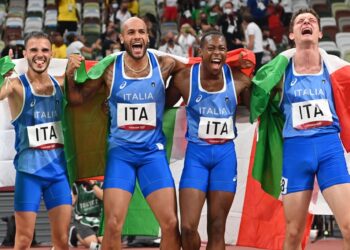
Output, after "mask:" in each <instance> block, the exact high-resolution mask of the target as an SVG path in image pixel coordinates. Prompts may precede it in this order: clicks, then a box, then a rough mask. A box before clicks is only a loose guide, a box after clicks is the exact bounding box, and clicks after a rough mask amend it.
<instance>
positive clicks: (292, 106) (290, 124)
mask: <svg viewBox="0 0 350 250" xmlns="http://www.w3.org/2000/svg"><path fill="white" fill-rule="evenodd" d="M281 109H282V112H283V114H284V116H285V119H286V121H285V124H284V128H283V137H284V138H287V137H294V136H311V135H314V134H318V133H338V132H339V131H340V126H339V119H338V116H337V114H336V112H335V108H334V101H333V92H332V86H331V82H330V78H329V73H328V71H327V68H326V67H325V65H324V64H322V70H321V72H320V73H318V74H303V75H301V74H298V73H296V72H295V70H294V64H293V60H291V61H290V63H289V65H288V66H287V70H286V74H285V80H284V86H283V98H282V102H281Z"/></svg>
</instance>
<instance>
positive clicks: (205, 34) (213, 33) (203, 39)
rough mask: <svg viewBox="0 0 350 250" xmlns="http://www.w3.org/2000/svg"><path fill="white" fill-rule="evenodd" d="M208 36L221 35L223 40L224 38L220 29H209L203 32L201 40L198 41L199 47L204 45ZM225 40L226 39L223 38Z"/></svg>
mask: <svg viewBox="0 0 350 250" xmlns="http://www.w3.org/2000/svg"><path fill="white" fill-rule="evenodd" d="M210 36H221V37H223V38H224V40H225V36H224V34H222V33H221V32H220V31H218V30H210V31H208V32H206V33H204V35H203V36H202V38H201V42H200V47H201V48H203V47H204V44H205V42H206V39H207V38H208V37H210ZM225 41H226V40H225Z"/></svg>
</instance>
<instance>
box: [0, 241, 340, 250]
mask: <svg viewBox="0 0 350 250" xmlns="http://www.w3.org/2000/svg"><path fill="white" fill-rule="evenodd" d="M0 249H6V250H7V249H12V248H3V247H1V246H0ZM32 249H34V250H35V249H36V250H46V249H50V248H49V247H38V248H32ZM70 249H71V250H73V249H86V248H83V247H78V248H70ZM125 249H128V250H157V249H158V248H125ZM258 249H259V248H251V247H236V246H227V247H226V250H258ZM341 249H342V242H341V240H340V239H334V238H327V239H321V240H318V241H316V242H315V243H309V244H308V245H307V246H306V250H341ZM201 250H205V246H204V245H203V246H202V247H201Z"/></svg>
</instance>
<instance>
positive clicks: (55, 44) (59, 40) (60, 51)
mask: <svg viewBox="0 0 350 250" xmlns="http://www.w3.org/2000/svg"><path fill="white" fill-rule="evenodd" d="M52 54H53V57H54V58H67V45H66V44H65V43H64V42H63V37H62V35H61V33H59V32H54V33H53V34H52Z"/></svg>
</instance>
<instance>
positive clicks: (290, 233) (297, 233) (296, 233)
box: [286, 225, 304, 243]
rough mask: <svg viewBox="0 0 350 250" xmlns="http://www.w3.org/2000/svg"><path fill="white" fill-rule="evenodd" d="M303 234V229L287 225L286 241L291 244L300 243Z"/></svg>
mask: <svg viewBox="0 0 350 250" xmlns="http://www.w3.org/2000/svg"><path fill="white" fill-rule="evenodd" d="M303 233H304V228H302V227H299V226H296V225H287V229H286V239H288V240H289V241H292V242H295V243H297V242H300V241H301V239H302V236H303Z"/></svg>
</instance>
